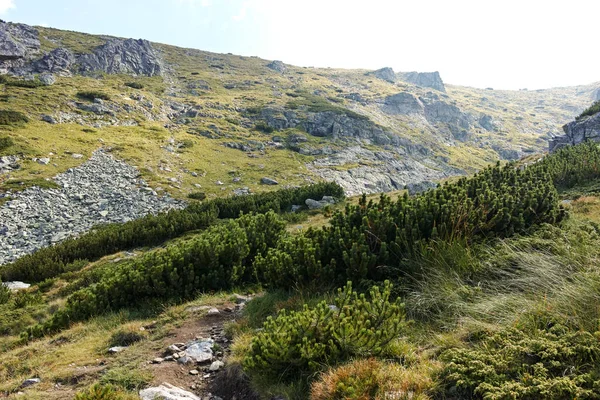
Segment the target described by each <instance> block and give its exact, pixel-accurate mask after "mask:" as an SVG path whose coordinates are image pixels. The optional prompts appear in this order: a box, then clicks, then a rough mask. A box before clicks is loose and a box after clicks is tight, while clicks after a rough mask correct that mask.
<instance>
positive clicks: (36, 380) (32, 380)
mask: <svg viewBox="0 0 600 400" xmlns="http://www.w3.org/2000/svg"><path fill="white" fill-rule="evenodd" d="M41 381H42V380H41V379H40V378H30V379H27V380H25V381H24V382H23V383H22V384H21V387H22V388H26V387H29V386H33V385H35V384H37V383H40V382H41Z"/></svg>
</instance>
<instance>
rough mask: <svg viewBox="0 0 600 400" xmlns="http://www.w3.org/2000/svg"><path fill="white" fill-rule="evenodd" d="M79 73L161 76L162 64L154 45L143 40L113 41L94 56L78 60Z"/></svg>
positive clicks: (80, 57) (99, 49)
mask: <svg viewBox="0 0 600 400" xmlns="http://www.w3.org/2000/svg"><path fill="white" fill-rule="evenodd" d="M77 64H79V71H80V72H81V73H90V72H95V71H102V72H106V73H108V74H135V75H147V76H154V75H161V73H162V71H163V68H164V67H163V66H162V62H161V60H160V57H159V55H158V52H157V51H156V50H155V49H154V47H153V46H152V44H151V43H150V42H149V41H147V40H142V39H138V40H135V39H126V40H121V39H111V40H109V41H108V42H107V43H106V44H104V45H102V46H100V47H98V48H96V49H95V50H94V52H93V53H92V54H83V55H81V56H79V57H78V58H77Z"/></svg>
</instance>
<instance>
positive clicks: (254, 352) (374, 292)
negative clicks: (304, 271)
mask: <svg viewBox="0 0 600 400" xmlns="http://www.w3.org/2000/svg"><path fill="white" fill-rule="evenodd" d="M391 288H392V285H391V284H390V283H389V282H388V281H386V282H385V283H384V285H383V287H382V288H379V287H377V286H374V287H373V288H372V289H371V291H370V296H369V297H366V296H365V295H364V294H360V295H359V294H358V293H356V292H355V291H353V290H352V284H351V283H350V282H348V284H347V285H346V287H345V288H343V289H338V295H337V297H336V298H335V300H334V304H332V305H328V304H327V302H325V301H323V302H321V303H320V304H319V305H317V306H316V307H314V308H309V307H308V306H307V305H305V306H304V309H303V310H301V311H291V312H287V311H286V310H282V311H281V312H280V313H279V315H278V316H277V317H276V318H273V317H269V318H267V321H266V322H265V323H264V327H263V331H261V332H260V333H259V334H258V335H257V336H256V337H255V338H254V339H253V341H252V345H251V348H250V351H249V353H248V355H247V356H246V357H245V359H244V362H243V364H244V368H245V369H247V370H248V371H250V372H259V373H270V374H274V375H276V376H281V377H282V378H293V377H297V376H298V374H310V373H314V372H317V371H321V370H323V369H325V368H326V366H327V365H334V364H337V363H339V362H343V361H346V360H348V359H350V358H352V357H370V356H378V355H380V354H382V353H383V352H384V351H385V350H386V348H387V347H388V345H389V344H390V342H391V341H392V340H394V339H395V338H397V337H398V334H399V333H400V330H401V329H402V328H403V327H404V305H403V304H402V303H401V302H400V300H399V299H397V300H395V301H390V292H391Z"/></svg>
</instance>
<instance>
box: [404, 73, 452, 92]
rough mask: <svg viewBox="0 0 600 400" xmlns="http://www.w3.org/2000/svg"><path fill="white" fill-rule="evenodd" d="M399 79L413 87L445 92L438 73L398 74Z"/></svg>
mask: <svg viewBox="0 0 600 400" xmlns="http://www.w3.org/2000/svg"><path fill="white" fill-rule="evenodd" d="M398 75H399V76H400V78H401V79H402V80H403V81H405V82H408V83H412V84H413V85H415V86H421V87H428V88H431V89H435V90H439V91H440V92H446V87H445V86H444V82H443V81H442V77H441V76H440V73H439V72H438V71H435V72H414V71H413V72H400V73H399V74H398Z"/></svg>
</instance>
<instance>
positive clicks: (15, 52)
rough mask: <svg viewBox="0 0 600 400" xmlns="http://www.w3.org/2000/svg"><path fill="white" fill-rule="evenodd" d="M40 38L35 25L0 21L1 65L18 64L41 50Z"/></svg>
mask: <svg viewBox="0 0 600 400" xmlns="http://www.w3.org/2000/svg"><path fill="white" fill-rule="evenodd" d="M39 49H40V40H39V38H38V31H37V29H35V28H34V27H31V26H28V25H24V24H13V23H10V22H4V21H1V22H0V67H11V66H15V65H18V64H16V63H15V61H22V60H24V59H26V58H29V57H30V56H32V55H34V54H36V53H38V52H39Z"/></svg>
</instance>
